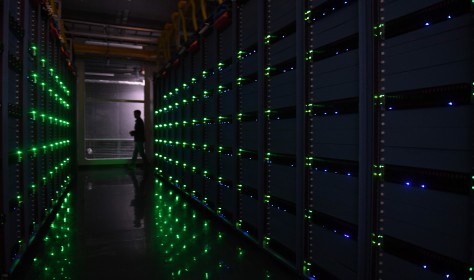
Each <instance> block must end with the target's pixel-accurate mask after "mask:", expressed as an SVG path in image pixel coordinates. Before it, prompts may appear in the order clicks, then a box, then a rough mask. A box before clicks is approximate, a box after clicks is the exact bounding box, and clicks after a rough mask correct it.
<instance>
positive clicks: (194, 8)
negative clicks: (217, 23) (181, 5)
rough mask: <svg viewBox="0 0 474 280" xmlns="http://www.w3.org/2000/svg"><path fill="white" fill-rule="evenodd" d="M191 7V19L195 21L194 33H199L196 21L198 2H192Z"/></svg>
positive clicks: (193, 0) (194, 0) (190, 2)
mask: <svg viewBox="0 0 474 280" xmlns="http://www.w3.org/2000/svg"><path fill="white" fill-rule="evenodd" d="M189 5H191V14H192V15H191V18H192V20H193V27H194V31H197V29H198V24H197V19H196V0H190V1H189Z"/></svg>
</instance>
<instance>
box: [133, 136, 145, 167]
mask: <svg viewBox="0 0 474 280" xmlns="http://www.w3.org/2000/svg"><path fill="white" fill-rule="evenodd" d="M138 143H139V142H135V147H134V149H133V156H132V162H131V163H130V165H131V167H135V163H136V161H137V155H138V152H139V146H140V145H139V144H138ZM142 150H143V145H142Z"/></svg>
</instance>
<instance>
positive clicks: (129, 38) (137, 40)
mask: <svg viewBox="0 0 474 280" xmlns="http://www.w3.org/2000/svg"><path fill="white" fill-rule="evenodd" d="M66 34H68V35H73V36H77V37H81V38H97V39H103V40H107V41H116V42H119V41H127V42H132V43H140V44H150V45H154V44H156V39H157V37H149V38H148V37H138V36H137V37H134V36H127V37H125V36H114V35H104V34H97V33H86V32H77V31H66Z"/></svg>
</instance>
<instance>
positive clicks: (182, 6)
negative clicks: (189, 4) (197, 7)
mask: <svg viewBox="0 0 474 280" xmlns="http://www.w3.org/2000/svg"><path fill="white" fill-rule="evenodd" d="M185 8H186V1H179V3H178V12H179V15H180V17H181V27H182V29H183V39H184V42H187V41H188V30H187V28H186V17H185V16H184V11H183V10H184V9H185Z"/></svg>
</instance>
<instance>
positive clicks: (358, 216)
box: [155, 0, 474, 279]
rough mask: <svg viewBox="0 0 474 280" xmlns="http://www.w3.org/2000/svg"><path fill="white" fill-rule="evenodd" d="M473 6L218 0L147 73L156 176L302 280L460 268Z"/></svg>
mask: <svg viewBox="0 0 474 280" xmlns="http://www.w3.org/2000/svg"><path fill="white" fill-rule="evenodd" d="M472 5H473V4H472V3H469V2H468V1H461V0H456V1H444V0H442V1H439V0H433V1H431V0H428V1H422V2H420V1H390V2H387V1H356V0H353V1H349V0H328V1H311V0H308V1H284V0H272V1H269V0H248V1H224V2H223V5H221V6H220V7H218V8H217V9H216V12H215V14H214V15H213V16H212V17H211V20H210V21H208V22H207V25H206V26H205V28H203V29H202V30H203V32H202V33H201V32H200V33H199V34H196V35H195V36H196V37H195V38H194V39H193V42H191V43H190V44H187V45H186V46H187V47H186V49H185V50H184V52H177V54H176V57H175V58H173V59H172V60H170V62H169V63H168V64H167V65H165V66H164V67H163V68H162V69H161V70H160V72H159V73H158V75H157V77H156V79H155V84H156V85H157V86H156V87H155V88H156V89H157V91H156V92H155V94H156V97H157V98H156V99H155V100H156V104H155V107H156V111H155V114H156V119H155V120H156V132H155V135H156V145H157V149H156V151H157V154H156V158H157V166H156V170H157V174H159V175H160V176H161V177H162V178H164V179H166V180H167V181H168V182H169V183H171V184H172V185H173V186H175V187H177V188H180V189H182V190H183V191H184V193H186V194H188V195H189V196H190V197H192V198H193V199H195V200H197V201H198V202H199V203H200V204H202V205H203V207H205V208H206V209H208V210H210V211H211V212H213V213H214V214H215V215H216V216H218V217H220V218H222V220H223V221H224V222H226V223H228V224H230V225H231V226H233V227H234V228H235V229H236V230H237V231H239V232H241V233H242V234H243V235H244V236H246V237H247V238H249V239H250V240H251V241H253V242H255V244H256V245H258V246H260V247H261V248H262V249H264V250H266V251H268V252H269V253H271V254H272V255H273V256H274V257H276V258H277V259H278V260H280V261H281V262H282V263H284V264H286V265H287V266H289V267H291V268H292V269H294V270H295V272H296V273H297V274H299V275H300V276H304V277H306V278H308V279H403V278H407V277H412V276H413V275H414V277H416V279H452V278H456V279H470V278H469V277H471V278H472V277H473V276H472V273H473V272H472V270H473V268H472V261H473V249H472V248H473V246H472V244H473V243H472V242H473V239H472V236H473V235H472V232H473V226H474V224H473V216H472V212H473V201H472V180H473V179H472V170H473V161H472V159H473V158H472V155H473V146H472V141H473V139H472V137H473V134H472V116H473V109H472V108H473V103H472V102H473V101H472V100H473V98H472V92H473V53H472V51H470V46H472V39H471V38H472V37H473V36H472V35H473V34H472V32H473V31H472V30H473V28H472V27H473V22H472V21H473V19H472ZM448 135H449V137H448Z"/></svg>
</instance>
